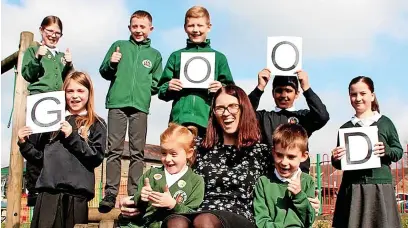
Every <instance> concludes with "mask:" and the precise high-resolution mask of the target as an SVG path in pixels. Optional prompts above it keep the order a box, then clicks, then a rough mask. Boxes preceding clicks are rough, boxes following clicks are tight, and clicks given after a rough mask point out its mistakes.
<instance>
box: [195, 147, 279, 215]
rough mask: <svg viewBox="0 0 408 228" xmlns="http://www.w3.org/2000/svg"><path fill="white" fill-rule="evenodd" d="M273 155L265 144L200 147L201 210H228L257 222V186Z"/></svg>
mask: <svg viewBox="0 0 408 228" xmlns="http://www.w3.org/2000/svg"><path fill="white" fill-rule="evenodd" d="M271 156H272V155H271V152H270V148H269V147H268V146H267V145H265V144H255V145H253V146H251V147H247V148H241V149H240V150H238V149H237V148H236V147H235V146H231V145H222V144H221V143H218V144H217V145H216V146H215V147H214V148H212V149H210V150H204V149H202V148H200V147H198V148H197V157H196V162H195V172H196V173H197V174H199V175H201V176H202V177H203V178H204V182H205V193H204V201H203V203H202V204H201V206H200V208H199V209H198V211H207V210H208V211H213V210H222V211H229V212H232V213H235V214H238V215H241V216H244V217H245V218H247V219H248V220H249V221H251V222H254V218H253V205H252V203H253V191H254V186H255V183H256V181H257V180H258V178H259V177H260V176H262V175H267V172H269V171H270V162H271V161H272V158H271Z"/></svg>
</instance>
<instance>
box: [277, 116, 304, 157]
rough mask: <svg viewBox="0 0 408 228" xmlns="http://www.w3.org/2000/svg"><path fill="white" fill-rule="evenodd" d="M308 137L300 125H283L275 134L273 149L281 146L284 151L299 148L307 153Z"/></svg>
mask: <svg viewBox="0 0 408 228" xmlns="http://www.w3.org/2000/svg"><path fill="white" fill-rule="evenodd" d="M307 141H308V136H307V132H306V130H305V129H304V128H303V127H302V126H300V125H299V124H288V123H287V124H282V125H280V126H279V127H278V128H276V130H275V131H274V132H273V136H272V142H273V147H275V146H276V145H278V144H280V146H281V147H282V149H293V148H299V150H300V151H302V153H304V152H306V151H307Z"/></svg>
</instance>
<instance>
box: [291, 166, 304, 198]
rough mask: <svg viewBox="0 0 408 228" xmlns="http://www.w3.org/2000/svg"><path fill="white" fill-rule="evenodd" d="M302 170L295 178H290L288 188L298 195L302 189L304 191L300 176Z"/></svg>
mask: <svg viewBox="0 0 408 228" xmlns="http://www.w3.org/2000/svg"><path fill="white" fill-rule="evenodd" d="M301 175H302V172H298V173H297V174H296V176H295V177H294V179H289V184H288V190H289V192H291V193H292V194H293V195H297V194H298V193H299V192H300V191H302V186H301V183H300V176H301Z"/></svg>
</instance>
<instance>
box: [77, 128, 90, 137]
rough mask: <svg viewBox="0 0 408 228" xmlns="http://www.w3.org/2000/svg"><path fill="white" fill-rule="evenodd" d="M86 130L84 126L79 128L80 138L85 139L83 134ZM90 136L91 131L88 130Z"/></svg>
mask: <svg viewBox="0 0 408 228" xmlns="http://www.w3.org/2000/svg"><path fill="white" fill-rule="evenodd" d="M84 128H85V127H84V126H82V127H80V128H78V134H79V136H81V137H82V138H83V137H84V136H83V134H82V131H83V130H84ZM90 134H91V131H89V129H88V132H86V135H87V136H88V137H89V135H90Z"/></svg>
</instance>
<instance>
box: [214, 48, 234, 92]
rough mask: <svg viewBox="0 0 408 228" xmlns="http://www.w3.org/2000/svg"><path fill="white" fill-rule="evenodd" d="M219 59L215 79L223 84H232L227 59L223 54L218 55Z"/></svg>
mask: <svg viewBox="0 0 408 228" xmlns="http://www.w3.org/2000/svg"><path fill="white" fill-rule="evenodd" d="M220 58H221V59H220V61H218V66H217V68H218V75H217V81H219V82H221V84H222V85H223V86H225V85H229V84H234V80H233V79H232V74H231V70H230V68H229V65H228V60H227V58H226V57H225V55H223V54H221V55H220Z"/></svg>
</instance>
